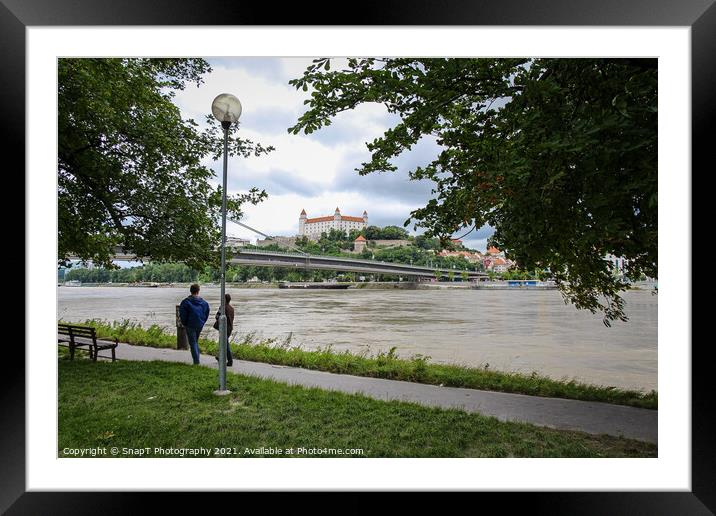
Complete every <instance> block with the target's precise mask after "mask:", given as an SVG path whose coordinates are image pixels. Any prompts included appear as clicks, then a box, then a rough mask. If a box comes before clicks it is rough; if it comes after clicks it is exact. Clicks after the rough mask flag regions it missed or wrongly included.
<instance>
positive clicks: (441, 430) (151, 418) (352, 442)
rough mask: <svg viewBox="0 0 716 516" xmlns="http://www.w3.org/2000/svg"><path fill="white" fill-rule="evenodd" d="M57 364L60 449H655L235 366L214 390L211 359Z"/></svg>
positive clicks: (417, 452)
mask: <svg viewBox="0 0 716 516" xmlns="http://www.w3.org/2000/svg"><path fill="white" fill-rule="evenodd" d="M58 365H59V449H58V455H59V456H70V455H69V453H67V454H65V453H63V450H64V449H65V448H89V447H103V448H106V449H107V450H109V449H110V448H111V447H117V448H119V449H120V450H121V449H122V448H128V449H143V448H145V447H150V450H149V452H148V453H147V454H146V455H145V456H161V455H159V454H157V453H155V451H154V448H155V447H162V448H171V447H174V448H198V447H204V448H208V449H211V450H212V455H211V456H216V455H214V448H215V447H220V448H230V449H231V450H229V453H228V454H226V455H225V456H231V457H242V456H248V455H251V456H275V455H273V454H272V453H270V452H269V451H267V449H269V448H270V447H273V448H280V449H283V450H285V449H287V448H293V449H294V450H296V451H298V448H305V449H308V450H310V449H324V448H325V449H341V450H348V449H352V450H356V449H358V450H361V451H358V452H354V453H351V455H352V456H357V457H656V455H657V447H656V445H653V444H649V443H643V442H639V441H633V440H628V439H622V438H616V437H609V436H592V435H589V434H584V433H580V432H565V431H557V430H550V429H545V428H540V427H536V426H533V425H529V424H521V423H503V422H500V421H498V420H497V419H495V418H491V417H485V416H481V415H478V414H468V413H466V412H462V411H459V410H442V409H437V408H429V407H422V406H419V405H414V404H410V403H403V402H384V401H378V400H373V399H370V398H366V397H363V396H358V395H349V394H344V393H336V392H327V391H322V390H319V389H308V388H304V387H300V386H288V385H284V384H281V383H277V382H273V381H270V380H262V379H257V378H251V377H247V376H241V375H237V374H233V373H229V374H227V386H228V388H229V389H230V390H231V391H232V393H231V394H230V395H228V396H215V395H214V394H212V391H213V390H214V389H215V388H216V381H217V378H216V371H215V370H213V369H209V368H206V367H193V366H190V365H185V364H174V363H168V362H129V361H127V362H122V361H119V362H115V363H111V362H97V363H94V362H90V361H88V360H82V359H79V360H74V361H69V360H64V359H62V358H61V359H60V360H59V362H58ZM262 448H263V450H262ZM233 449H235V450H236V451H235V452H234V450H233ZM247 449H248V450H254V453H255V454H250V453H248V452H247ZM256 451H257V453H256ZM107 456H110V455H109V454H108V455H107ZM118 456H124V457H127V456H131V455H127V454H120V455H118ZM284 456H285V455H284ZM294 456H296V455H294ZM311 456H321V455H311ZM323 456H325V455H323Z"/></svg>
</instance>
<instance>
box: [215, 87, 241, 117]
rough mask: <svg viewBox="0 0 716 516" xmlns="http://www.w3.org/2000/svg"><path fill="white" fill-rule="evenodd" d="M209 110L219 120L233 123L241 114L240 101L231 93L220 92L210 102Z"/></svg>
mask: <svg viewBox="0 0 716 516" xmlns="http://www.w3.org/2000/svg"><path fill="white" fill-rule="evenodd" d="M211 112H212V114H213V115H214V117H215V118H216V119H217V120H218V121H219V122H222V123H223V122H227V123H229V124H233V123H234V122H238V120H239V117H240V116H241V102H240V101H239V99H238V98H236V96H235V95H232V94H231V93H222V94H221V95H218V96H217V97H216V98H215V99H214V102H212V103H211Z"/></svg>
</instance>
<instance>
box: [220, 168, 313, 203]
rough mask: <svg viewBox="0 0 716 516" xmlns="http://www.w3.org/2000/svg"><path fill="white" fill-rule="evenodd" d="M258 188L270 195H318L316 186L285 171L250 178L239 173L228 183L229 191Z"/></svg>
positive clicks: (277, 170) (270, 172)
mask: <svg viewBox="0 0 716 516" xmlns="http://www.w3.org/2000/svg"><path fill="white" fill-rule="evenodd" d="M253 187H256V188H258V189H259V190H266V192H267V193H268V194H269V195H283V194H290V193H292V194H297V195H305V196H307V197H312V196H314V195H316V188H315V186H313V185H311V184H310V183H307V182H306V181H304V180H303V179H301V178H298V177H296V176H295V175H293V174H290V173H288V172H286V171H284V170H279V169H273V170H271V171H269V173H268V174H262V175H260V176H250V175H248V174H242V173H241V172H240V171H237V172H236V173H235V174H232V175H231V178H230V179H229V181H228V189H227V191H229V192H230V191H235V190H247V189H249V188H253Z"/></svg>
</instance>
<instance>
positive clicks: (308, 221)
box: [306, 215, 333, 224]
mask: <svg viewBox="0 0 716 516" xmlns="http://www.w3.org/2000/svg"><path fill="white" fill-rule="evenodd" d="M329 220H333V215H331V216H329V217H316V218H315V219H306V223H307V224H311V223H312V222H328V221H329Z"/></svg>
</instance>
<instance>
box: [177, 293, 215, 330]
mask: <svg viewBox="0 0 716 516" xmlns="http://www.w3.org/2000/svg"><path fill="white" fill-rule="evenodd" d="M179 318H180V319H181V323H182V324H183V325H184V326H187V327H189V328H198V329H201V328H203V327H204V324H206V320H207V319H208V318H209V303H207V302H206V301H204V300H203V299H202V298H200V297H199V296H189V297H187V298H186V299H184V300H183V301H182V302H181V304H180V305H179Z"/></svg>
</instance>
